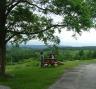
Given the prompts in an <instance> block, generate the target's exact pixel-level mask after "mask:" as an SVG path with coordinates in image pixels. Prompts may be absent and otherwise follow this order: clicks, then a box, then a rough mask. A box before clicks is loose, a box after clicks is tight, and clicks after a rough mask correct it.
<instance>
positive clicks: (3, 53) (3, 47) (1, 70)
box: [0, 34, 6, 75]
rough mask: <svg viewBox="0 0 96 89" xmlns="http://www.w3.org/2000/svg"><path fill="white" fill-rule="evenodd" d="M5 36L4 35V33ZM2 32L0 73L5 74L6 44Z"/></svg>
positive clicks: (0, 40)
mask: <svg viewBox="0 0 96 89" xmlns="http://www.w3.org/2000/svg"><path fill="white" fill-rule="evenodd" d="M2 36H3V35H2ZM1 38H2V37H1V34H0V75H5V64H6V63H5V61H6V44H5V42H4V37H3V39H1Z"/></svg>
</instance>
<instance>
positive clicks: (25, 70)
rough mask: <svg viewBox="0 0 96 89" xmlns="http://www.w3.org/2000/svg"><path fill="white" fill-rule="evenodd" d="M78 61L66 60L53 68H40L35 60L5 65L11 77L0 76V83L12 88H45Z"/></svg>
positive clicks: (78, 62)
mask: <svg viewBox="0 0 96 89" xmlns="http://www.w3.org/2000/svg"><path fill="white" fill-rule="evenodd" d="M80 63H81V62H80V61H68V62H65V64H64V65H61V66H58V67H55V68H52V67H51V68H40V67H39V66H38V62H37V61H27V62H24V63H22V64H16V65H10V66H7V68H6V71H7V73H9V74H12V76H13V77H12V78H8V79H3V78H0V85H7V86H9V87H11V88H12V89H47V88H48V86H50V85H51V84H52V83H54V82H55V81H56V80H57V79H58V78H59V77H60V76H61V75H62V73H63V72H64V69H69V68H73V67H75V66H77V65H78V64H80Z"/></svg>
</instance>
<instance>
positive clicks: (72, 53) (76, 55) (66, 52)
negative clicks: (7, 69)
mask: <svg viewBox="0 0 96 89" xmlns="http://www.w3.org/2000/svg"><path fill="white" fill-rule="evenodd" d="M41 51H43V52H44V56H45V57H47V56H48V54H50V53H51V52H52V51H53V52H54V53H55V55H56V59H57V60H58V61H69V60H70V61H72V60H91V59H95V58H96V47H95V46H85V47H65V46H59V47H47V46H44V45H36V46H35V45H32V46H31V45H28V46H27V45H26V46H20V47H10V46H9V47H7V54H6V58H7V63H8V64H14V63H17V62H21V61H23V60H27V59H30V58H31V59H33V60H38V61H39V59H40V52H41ZM17 55H18V56H17Z"/></svg>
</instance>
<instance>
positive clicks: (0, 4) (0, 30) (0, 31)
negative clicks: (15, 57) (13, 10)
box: [0, 0, 6, 75]
mask: <svg viewBox="0 0 96 89" xmlns="http://www.w3.org/2000/svg"><path fill="white" fill-rule="evenodd" d="M5 12H6V0H0V75H4V74H5V59H6V43H5V39H6V29H5V23H6V15H5Z"/></svg>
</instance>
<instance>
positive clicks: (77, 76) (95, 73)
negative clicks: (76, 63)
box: [49, 64, 96, 89]
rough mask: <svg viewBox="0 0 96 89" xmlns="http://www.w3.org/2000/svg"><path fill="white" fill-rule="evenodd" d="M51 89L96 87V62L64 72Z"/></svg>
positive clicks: (91, 88)
mask: <svg viewBox="0 0 96 89" xmlns="http://www.w3.org/2000/svg"><path fill="white" fill-rule="evenodd" d="M49 89H96V64H88V65H81V66H80V67H78V68H75V69H73V70H71V71H68V72H66V73H64V74H63V75H62V77H61V78H60V79H59V80H58V81H57V82H56V83H54V84H53V85H52V86H50V87H49Z"/></svg>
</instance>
